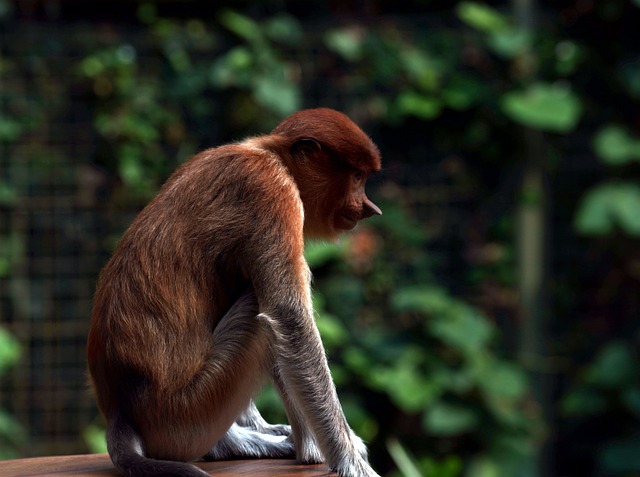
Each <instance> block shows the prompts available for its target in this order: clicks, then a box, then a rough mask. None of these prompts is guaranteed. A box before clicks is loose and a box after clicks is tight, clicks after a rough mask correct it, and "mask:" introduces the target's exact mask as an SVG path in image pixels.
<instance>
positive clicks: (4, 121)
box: [0, 114, 23, 142]
mask: <svg viewBox="0 0 640 477" xmlns="http://www.w3.org/2000/svg"><path fill="white" fill-rule="evenodd" d="M22 131H23V127H22V125H21V124H20V123H19V122H18V121H17V120H15V119H13V118H11V117H9V116H5V115H3V114H0V141H2V142H10V141H15V140H16V139H17V138H18V136H20V134H21V133H22Z"/></svg>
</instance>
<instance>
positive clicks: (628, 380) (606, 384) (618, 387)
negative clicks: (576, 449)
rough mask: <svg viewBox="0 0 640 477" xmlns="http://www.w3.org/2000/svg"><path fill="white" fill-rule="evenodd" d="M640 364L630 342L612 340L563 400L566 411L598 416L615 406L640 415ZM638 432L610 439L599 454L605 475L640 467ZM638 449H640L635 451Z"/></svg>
mask: <svg viewBox="0 0 640 477" xmlns="http://www.w3.org/2000/svg"><path fill="white" fill-rule="evenodd" d="M638 383H640V366H639V362H638V356H637V354H636V353H635V350H633V349H632V348H631V347H630V346H629V345H628V344H627V343H625V342H622V341H611V342H609V343H607V344H606V345H605V346H604V347H603V348H602V349H601V350H600V351H599V352H598V353H597V354H596V356H595V357H594V359H593V361H592V362H591V363H590V364H589V365H588V366H587V367H586V368H585V369H584V370H583V371H582V372H581V373H580V375H579V376H578V379H577V380H576V382H575V383H574V385H573V387H572V389H571V390H570V391H569V392H568V393H567V394H566V395H565V397H564V398H563V400H562V402H561V409H562V411H563V412H564V413H565V414H567V415H569V416H572V417H574V418H583V419H590V420H593V419H598V418H599V417H603V416H606V415H607V413H608V412H610V410H611V409H615V410H616V411H617V412H618V413H622V414H623V415H624V416H626V419H627V420H635V419H638V418H640V385H639V384H638ZM639 439H640V435H638V434H637V432H635V433H634V432H632V433H630V434H626V435H623V436H621V437H618V438H614V439H610V438H609V439H607V441H605V442H604V443H603V444H602V446H601V448H600V450H599V452H598V455H597V462H598V466H599V468H600V469H601V470H602V473H603V475H630V474H635V473H637V472H639V471H640V459H638V454H637V446H638V444H639V442H640V440H639ZM633 449H635V450H636V452H634V451H633Z"/></svg>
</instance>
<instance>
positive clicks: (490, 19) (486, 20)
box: [456, 2, 509, 33]
mask: <svg viewBox="0 0 640 477" xmlns="http://www.w3.org/2000/svg"><path fill="white" fill-rule="evenodd" d="M456 13H457V14H458V18H460V20H462V21H463V22H464V23H466V24H467V25H469V26H471V27H473V28H475V29H476V30H480V31H482V32H485V33H494V32H496V31H499V30H502V29H503V28H506V27H507V26H508V24H509V23H508V22H507V18H506V17H505V16H504V15H503V14H501V13H500V12H498V11H497V10H495V9H493V8H491V7H490V6H488V5H484V4H481V3H476V2H461V3H460V4H458V7H457V8H456Z"/></svg>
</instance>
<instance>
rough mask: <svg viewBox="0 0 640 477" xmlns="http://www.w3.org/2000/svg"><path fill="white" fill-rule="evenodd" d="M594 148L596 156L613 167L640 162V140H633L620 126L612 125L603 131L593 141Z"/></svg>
mask: <svg viewBox="0 0 640 477" xmlns="http://www.w3.org/2000/svg"><path fill="white" fill-rule="evenodd" d="M593 147H594V149H595V151H596V154H597V155H598V156H599V157H600V158H601V159H602V160H603V161H604V162H605V163H607V164H610V165H612V166H618V165H624V164H627V163H629V162H631V161H633V160H640V140H638V139H634V138H632V137H631V136H630V135H629V133H628V132H627V131H626V130H625V129H623V128H621V127H619V126H615V125H610V126H607V127H605V128H603V129H601V130H600V131H599V132H598V134H597V135H596V137H595V139H594V141H593Z"/></svg>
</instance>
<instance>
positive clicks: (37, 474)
mask: <svg viewBox="0 0 640 477" xmlns="http://www.w3.org/2000/svg"><path fill="white" fill-rule="evenodd" d="M194 465H197V466H198V467H200V468H201V469H203V470H205V471H206V472H209V474H211V475H213V476H215V477H237V476H242V475H244V476H253V477H275V476H287V477H321V476H322V477H331V476H335V475H336V474H334V473H333V472H330V471H329V468H328V467H327V466H326V465H324V464H316V465H301V464H297V463H296V462H295V461H293V460H278V459H274V460H233V461H221V462H196V463H194ZM45 475H53V476H58V477H59V476H73V477H118V476H119V474H118V473H117V472H116V471H115V469H114V468H113V464H112V463H111V460H110V459H109V456H108V455H107V454H87V455H68V456H56V457H35V458H32V459H16V460H5V461H0V477H41V476H45Z"/></svg>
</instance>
